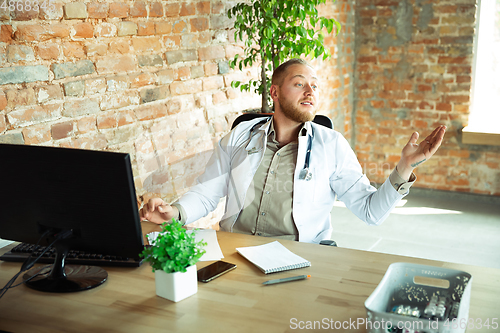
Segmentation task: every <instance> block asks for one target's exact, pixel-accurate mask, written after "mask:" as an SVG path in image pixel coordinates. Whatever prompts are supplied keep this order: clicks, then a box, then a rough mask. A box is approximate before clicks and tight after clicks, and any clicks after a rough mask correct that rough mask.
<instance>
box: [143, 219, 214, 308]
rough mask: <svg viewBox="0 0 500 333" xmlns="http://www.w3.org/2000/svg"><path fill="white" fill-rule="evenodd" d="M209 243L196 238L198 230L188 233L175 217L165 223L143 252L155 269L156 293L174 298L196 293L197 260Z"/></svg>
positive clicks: (167, 297)
mask: <svg viewBox="0 0 500 333" xmlns="http://www.w3.org/2000/svg"><path fill="white" fill-rule="evenodd" d="M206 245H207V243H206V242H203V241H200V242H196V240H195V233H194V232H193V233H188V232H187V231H186V229H184V228H182V224H181V223H180V222H178V221H176V220H175V219H172V223H167V222H165V223H163V225H162V231H161V232H160V233H159V234H158V237H157V238H156V240H154V241H153V242H152V244H151V246H150V247H147V248H145V249H144V250H143V252H142V253H141V257H142V258H144V261H145V262H149V263H150V264H151V267H152V268H153V272H154V273H155V283H156V294H157V295H158V296H161V297H163V298H166V299H169V300H171V301H174V302H178V301H181V300H183V299H185V298H186V297H189V296H191V295H194V294H196V292H197V291H198V280H197V270H196V265H195V264H196V263H197V262H198V260H199V259H200V258H201V256H202V255H203V254H204V253H205V252H206V251H205V250H204V249H203V247H204V246H206Z"/></svg>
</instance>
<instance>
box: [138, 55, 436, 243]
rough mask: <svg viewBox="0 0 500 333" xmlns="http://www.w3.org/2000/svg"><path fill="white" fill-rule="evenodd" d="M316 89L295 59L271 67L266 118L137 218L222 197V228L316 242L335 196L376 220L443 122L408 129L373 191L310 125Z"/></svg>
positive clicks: (401, 191)
mask: <svg viewBox="0 0 500 333" xmlns="http://www.w3.org/2000/svg"><path fill="white" fill-rule="evenodd" d="M319 92H320V87H319V83H318V79H317V76H316V72H315V70H314V69H313V68H312V67H311V66H310V65H309V64H308V63H306V62H305V61H303V60H301V59H292V60H289V61H287V62H285V63H283V64H281V65H280V66H279V67H278V68H277V69H276V70H275V72H274V73H273V78H272V85H271V88H270V94H271V97H272V99H273V101H274V109H275V111H274V114H273V116H272V117H266V118H257V119H254V120H251V121H246V122H242V123H240V124H239V125H238V126H236V127H235V128H234V129H233V130H232V131H231V132H230V133H229V134H227V135H226V136H225V137H223V138H222V139H221V140H220V141H219V143H218V144H217V146H216V147H215V150H214V153H213V155H212V157H211V159H210V161H209V162H208V164H207V167H206V169H205V172H204V173H203V174H202V175H201V176H200V177H199V178H198V181H197V184H196V185H195V186H193V187H192V188H191V189H190V190H189V191H188V192H187V193H186V194H185V195H184V196H182V197H181V198H180V199H179V200H178V201H177V202H175V203H173V204H172V205H169V204H167V203H165V202H164V201H163V200H162V199H160V198H153V199H151V200H149V202H148V203H146V204H145V205H144V207H143V208H142V209H141V211H140V214H141V220H149V221H151V222H155V223H163V222H165V221H170V220H171V219H172V218H176V219H179V220H180V221H181V222H183V223H191V222H193V221H196V220H197V219H199V218H201V217H203V216H205V215H207V214H208V213H209V212H211V211H213V210H214V209H215V208H216V207H217V204H218V203H219V200H220V198H222V197H226V207H225V214H224V216H223V217H222V220H221V222H220V228H221V230H223V231H230V232H239V233H245V234H252V235H260V236H271V237H277V238H284V239H293V240H298V241H302V242H313V243H319V242H320V241H322V240H326V239H330V236H331V233H332V227H331V220H330V219H331V217H330V211H331V209H332V206H333V203H334V202H335V200H336V199H337V198H338V200H340V201H342V202H344V203H345V205H346V207H347V208H349V209H350V210H351V211H352V212H353V213H354V214H355V215H356V216H358V217H359V218H360V219H361V220H363V221H365V222H366V223H367V224H373V225H378V224H380V223H382V222H383V220H384V219H385V218H386V217H387V216H388V215H389V213H390V212H391V210H392V209H393V208H394V207H395V205H396V204H397V203H398V202H399V200H401V198H403V197H404V196H405V195H406V194H408V192H409V188H410V186H411V185H412V184H413V182H414V181H415V179H416V178H415V175H414V174H413V170H414V169H415V168H416V167H417V166H418V165H420V164H422V163H424V162H425V161H427V160H428V159H429V158H431V157H432V155H434V153H435V152H436V151H437V149H438V148H439V146H440V145H441V142H442V140H443V137H444V134H445V131H446V127H445V126H438V127H437V128H436V129H435V130H434V131H433V132H432V133H431V134H430V135H428V136H427V137H426V138H425V139H424V140H423V141H421V142H420V143H419V144H417V140H418V137H419V134H418V133H417V132H414V133H413V134H412V135H411V137H410V140H409V141H408V143H407V144H406V146H405V147H404V148H403V150H402V153H401V159H400V161H399V162H398V164H397V166H396V168H395V169H394V170H393V171H392V173H391V175H390V176H389V178H387V180H386V181H385V182H384V184H382V186H381V187H380V188H379V189H378V190H377V189H375V188H374V187H373V186H371V185H370V182H369V180H368V179H367V178H366V176H365V175H364V174H363V173H362V169H361V166H360V164H359V162H358V160H357V158H356V156H355V154H354V152H353V151H352V149H351V148H350V146H349V144H348V142H347V140H346V139H345V138H344V137H343V136H342V135H341V134H340V133H339V132H337V131H335V130H333V129H329V128H327V127H325V126H322V125H318V124H316V123H313V122H312V120H313V119H314V116H315V114H316V112H317V105H318V104H319V103H318V102H319Z"/></svg>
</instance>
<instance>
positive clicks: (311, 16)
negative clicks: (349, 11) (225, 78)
mask: <svg viewBox="0 0 500 333" xmlns="http://www.w3.org/2000/svg"><path fill="white" fill-rule="evenodd" d="M327 1H328V0H254V1H246V2H243V3H239V4H237V5H236V6H234V7H233V8H231V9H230V10H229V11H228V17H229V18H233V17H234V19H235V21H234V29H235V33H234V37H235V40H236V41H238V40H240V41H242V42H244V44H245V49H244V56H242V57H240V56H239V55H236V56H235V57H234V59H232V60H231V61H230V66H231V67H232V68H233V69H234V68H235V67H237V68H239V69H240V70H242V69H243V67H247V66H252V65H253V64H254V63H259V62H260V63H261V75H260V80H259V81H255V80H250V81H249V82H248V83H245V84H242V83H241V82H240V81H233V82H232V84H231V85H232V87H233V88H236V87H240V89H241V90H242V91H251V90H252V89H253V91H254V92H257V93H259V94H261V95H262V109H261V111H262V112H270V110H271V108H270V107H269V101H270V97H269V87H270V84H271V78H270V75H269V74H271V73H272V72H273V71H274V69H275V68H276V67H277V66H279V64H281V63H282V62H283V61H285V60H287V59H290V58H293V57H300V56H303V55H304V56H307V57H311V58H313V59H314V58H320V57H321V58H323V60H325V59H328V58H329V57H330V52H329V50H328V49H327V48H325V47H324V45H323V41H324V37H325V30H326V32H327V33H328V34H331V33H332V31H333V29H334V26H336V32H337V33H338V32H339V31H340V23H339V22H338V21H337V20H335V19H333V18H325V17H320V16H319V15H318V10H317V9H316V7H317V6H318V5H320V4H323V3H326V2H327ZM333 1H334V0H333Z"/></svg>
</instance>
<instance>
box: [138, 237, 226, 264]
mask: <svg viewBox="0 0 500 333" xmlns="http://www.w3.org/2000/svg"><path fill="white" fill-rule="evenodd" d="M187 232H188V233H191V232H193V230H188V231H187ZM159 234H160V233H159V232H157V231H154V232H150V233H149V234H147V235H146V236H147V237H148V241H149V244H153V242H154V241H155V239H156V237H158V235H159ZM195 239H196V242H200V241H202V240H203V241H205V242H206V243H207V246H205V247H204V249H205V250H206V251H207V252H205V254H204V255H203V256H202V257H201V258H200V261H215V260H221V259H222V258H224V255H223V254H222V251H221V249H220V246H219V241H218V240H217V234H216V232H215V230H213V229H199V230H196V233H195Z"/></svg>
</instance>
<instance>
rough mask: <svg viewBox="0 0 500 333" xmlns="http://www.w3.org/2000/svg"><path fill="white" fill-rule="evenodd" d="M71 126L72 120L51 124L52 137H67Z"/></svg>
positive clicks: (70, 132)
mask: <svg viewBox="0 0 500 333" xmlns="http://www.w3.org/2000/svg"><path fill="white" fill-rule="evenodd" d="M73 127H74V124H73V122H72V121H67V122H64V123H59V124H54V125H52V128H51V133H52V138H53V139H54V140H60V139H64V138H67V137H69V136H70V135H71V134H72V133H73Z"/></svg>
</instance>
